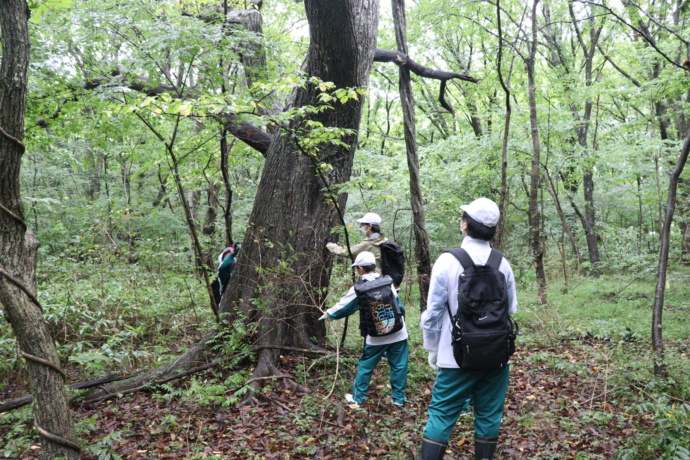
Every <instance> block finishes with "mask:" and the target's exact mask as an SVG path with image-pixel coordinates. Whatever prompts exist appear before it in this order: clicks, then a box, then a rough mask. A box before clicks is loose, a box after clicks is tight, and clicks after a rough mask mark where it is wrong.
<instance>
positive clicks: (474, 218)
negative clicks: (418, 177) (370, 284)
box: [419, 198, 517, 460]
mask: <svg viewBox="0 0 690 460" xmlns="http://www.w3.org/2000/svg"><path fill="white" fill-rule="evenodd" d="M461 209H462V210H463V211H464V214H463V216H462V222H461V224H460V228H461V230H462V233H463V235H464V239H463V240H462V245H461V248H462V249H463V250H464V253H465V254H464V255H465V256H469V257H470V258H471V260H472V263H473V264H474V265H475V266H480V265H487V264H489V256H490V255H492V253H493V254H494V257H493V260H492V261H491V264H493V266H495V267H497V268H498V271H499V272H500V273H502V274H503V275H504V277H505V284H504V286H505V291H502V290H501V292H505V297H504V299H505V300H504V303H502V304H501V305H502V307H501V308H507V310H508V311H507V315H511V316H512V315H513V314H515V312H516V311H517V298H516V295H515V278H514V275H513V270H512V269H511V267H510V264H509V263H508V261H507V260H506V259H505V258H503V257H502V255H501V254H500V252H497V251H492V248H491V246H490V241H491V240H492V239H493V237H494V234H495V233H496V224H498V220H499V217H500V212H499V209H498V206H496V203H494V202H493V201H491V200H489V199H487V198H479V199H477V200H475V201H473V202H472V203H470V204H469V205H464V206H461ZM452 252H453V253H458V252H460V253H462V252H463V251H458V250H457V249H453V250H452ZM453 253H451V252H445V253H443V254H441V256H440V257H439V258H438V259H437V260H436V263H435V264H434V267H433V270H432V272H431V281H430V286H429V297H428V300H427V309H426V310H425V311H424V313H423V314H422V318H421V327H422V332H423V337H424V348H425V349H426V350H428V351H429V365H430V366H431V367H432V368H433V369H434V370H436V371H437V376H436V383H435V384H434V390H433V392H432V397H431V403H430V404H429V419H428V422H427V424H426V427H425V428H424V437H423V438H422V447H421V451H420V455H419V459H421V460H440V459H442V458H443V455H444V453H445V450H446V447H447V445H448V439H449V438H450V434H451V431H452V430H453V427H454V426H455V424H456V422H457V420H458V417H459V415H460V414H461V413H462V411H463V410H464V409H465V406H466V404H467V401H468V398H471V399H472V403H473V405H474V415H475V421H474V431H475V459H477V460H485V459H491V458H493V454H494V451H495V449H496V444H497V442H498V433H499V429H500V425H501V418H502V416H503V406H504V402H505V396H506V392H507V390H508V374H509V368H510V366H509V364H507V363H506V364H505V365H504V366H503V367H501V368H499V369H492V370H474V369H465V368H460V367H459V366H458V363H457V362H456V360H455V357H454V354H453V346H452V343H451V339H452V336H451V334H452V325H451V314H453V315H455V313H456V312H457V310H458V285H459V278H460V276H461V274H463V272H464V271H465V269H464V268H463V266H467V265H469V261H468V260H467V259H466V258H465V261H466V262H465V263H461V262H460V261H459V259H458V258H456V256H455V255H454V254H453ZM499 257H500V258H499ZM469 266H471V265H469ZM506 297H507V298H506Z"/></svg>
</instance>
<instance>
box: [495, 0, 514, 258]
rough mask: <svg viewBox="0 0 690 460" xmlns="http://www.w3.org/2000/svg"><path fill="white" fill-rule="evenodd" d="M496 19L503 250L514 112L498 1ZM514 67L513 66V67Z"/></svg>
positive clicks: (500, 240)
mask: <svg viewBox="0 0 690 460" xmlns="http://www.w3.org/2000/svg"><path fill="white" fill-rule="evenodd" d="M496 17H497V19H498V78H499V80H500V82H501V88H503V92H504V93H505V95H506V98H505V101H506V117H505V122H504V124H503V143H502V145H501V194H500V197H499V203H498V209H499V210H500V211H501V217H500V218H499V220H498V225H497V228H496V235H495V236H494V247H495V248H496V249H501V247H502V243H503V232H504V231H505V226H506V211H507V209H508V139H509V135H510V117H511V114H512V112H513V109H512V106H511V104H510V86H509V85H510V75H508V79H507V80H505V79H504V78H503V70H502V65H503V27H502V26H501V2H500V0H497V1H496ZM511 67H512V65H511Z"/></svg>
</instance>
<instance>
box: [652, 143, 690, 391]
mask: <svg viewBox="0 0 690 460" xmlns="http://www.w3.org/2000/svg"><path fill="white" fill-rule="evenodd" d="M688 152H690V131H689V132H688V134H687V136H686V137H685V142H684V143H683V149H682V150H681V152H680V156H679V158H678V163H676V167H675V168H673V171H672V172H671V178H670V180H669V183H668V197H667V199H666V217H665V218H664V226H663V228H662V230H661V235H660V236H661V249H660V250H659V267H658V269H657V281H656V291H655V293H654V312H653V314H652V349H653V350H654V375H657V376H659V377H664V378H665V377H667V376H668V371H667V369H666V364H665V363H664V341H663V337H662V321H661V317H662V314H663V312H664V293H665V289H666V269H667V267H668V251H669V245H670V241H671V224H672V223H673V212H674V210H675V207H676V191H677V188H678V178H679V177H680V174H681V173H682V172H683V168H684V167H685V163H687V161H688Z"/></svg>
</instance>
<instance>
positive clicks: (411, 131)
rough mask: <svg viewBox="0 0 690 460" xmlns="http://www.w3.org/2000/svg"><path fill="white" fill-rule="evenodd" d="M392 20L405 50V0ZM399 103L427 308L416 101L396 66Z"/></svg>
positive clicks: (406, 75)
mask: <svg viewBox="0 0 690 460" xmlns="http://www.w3.org/2000/svg"><path fill="white" fill-rule="evenodd" d="M392 3H393V21H394V23H395V40H396V42H397V43H398V51H400V52H401V53H403V54H408V52H407V26H406V22H405V1H404V0H392ZM399 73H400V104H401V105H402V111H403V124H404V128H405V147H406V149H407V167H408V169H409V171H410V205H411V207H412V219H413V229H414V239H415V256H416V259H417V281H418V282H419V308H420V310H422V311H424V310H426V297H427V295H428V293H429V280H430V278H431V254H430V252H429V235H428V234H427V232H426V218H425V216H424V202H423V197H422V186H421V181H420V178H419V155H418V154H417V128H416V125H417V122H416V119H415V113H414V110H415V102H414V95H413V94H412V84H411V80H410V71H409V70H408V69H407V68H405V67H400V68H399Z"/></svg>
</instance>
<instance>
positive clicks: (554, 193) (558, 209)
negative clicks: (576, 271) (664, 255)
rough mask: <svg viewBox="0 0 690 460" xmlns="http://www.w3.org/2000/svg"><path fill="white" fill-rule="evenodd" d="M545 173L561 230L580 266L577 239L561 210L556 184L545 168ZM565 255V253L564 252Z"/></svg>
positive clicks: (580, 259) (580, 256) (580, 260)
mask: <svg viewBox="0 0 690 460" xmlns="http://www.w3.org/2000/svg"><path fill="white" fill-rule="evenodd" d="M544 172H545V173H546V181H547V182H546V185H547V190H548V192H549V194H550V195H551V198H553V202H554V204H555V205H556V212H557V213H558V217H559V218H560V219H561V226H562V227H563V232H565V234H567V235H568V240H569V241H570V246H571V247H572V248H573V253H575V256H576V257H577V265H578V268H579V267H581V266H582V254H581V253H580V249H579V248H578V247H577V240H575V235H574V234H573V230H572V228H570V224H569V223H568V220H567V219H566V218H565V213H564V212H563V206H561V200H560V199H559V198H558V192H557V191H556V185H555V184H554V183H553V180H551V175H550V174H549V170H548V169H547V168H545V171H544ZM564 255H565V254H564Z"/></svg>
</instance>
